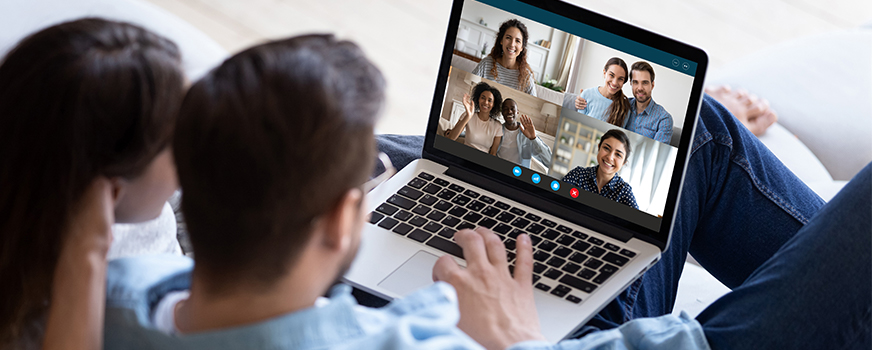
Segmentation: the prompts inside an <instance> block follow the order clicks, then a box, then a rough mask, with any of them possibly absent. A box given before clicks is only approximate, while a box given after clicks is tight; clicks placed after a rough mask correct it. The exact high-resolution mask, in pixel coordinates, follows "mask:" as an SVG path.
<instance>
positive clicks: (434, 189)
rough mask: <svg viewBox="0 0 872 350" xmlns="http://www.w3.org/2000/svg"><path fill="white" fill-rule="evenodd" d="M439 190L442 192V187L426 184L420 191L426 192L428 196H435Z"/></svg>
mask: <svg viewBox="0 0 872 350" xmlns="http://www.w3.org/2000/svg"><path fill="white" fill-rule="evenodd" d="M440 190H442V187H439V186H436V185H434V184H427V186H424V188H422V189H421V191H424V192H427V193H429V194H436V192H439V191H440Z"/></svg>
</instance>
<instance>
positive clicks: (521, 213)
mask: <svg viewBox="0 0 872 350" xmlns="http://www.w3.org/2000/svg"><path fill="white" fill-rule="evenodd" d="M509 212H510V213H512V214H515V215H517V216H524V214H526V213H527V212H526V211H524V209H521V208H512V209H510V210H509Z"/></svg>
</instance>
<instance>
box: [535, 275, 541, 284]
mask: <svg viewBox="0 0 872 350" xmlns="http://www.w3.org/2000/svg"><path fill="white" fill-rule="evenodd" d="M540 279H542V276H539V275H533V283H536V282H537V281H539V280H540Z"/></svg>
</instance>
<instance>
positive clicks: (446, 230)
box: [439, 227, 457, 238]
mask: <svg viewBox="0 0 872 350" xmlns="http://www.w3.org/2000/svg"><path fill="white" fill-rule="evenodd" d="M455 233H457V230H456V229H453V228H451V227H443V228H442V230H441V231H439V235H440V236H442V237H445V238H451V237H454V234H455Z"/></svg>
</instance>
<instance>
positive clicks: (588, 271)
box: [578, 269, 596, 280]
mask: <svg viewBox="0 0 872 350" xmlns="http://www.w3.org/2000/svg"><path fill="white" fill-rule="evenodd" d="M593 276H596V271H594V270H591V269H583V270H581V272H579V273H578V277H581V278H584V279H586V280H589V279H591V278H593Z"/></svg>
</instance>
